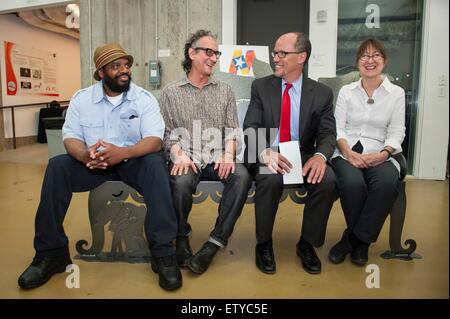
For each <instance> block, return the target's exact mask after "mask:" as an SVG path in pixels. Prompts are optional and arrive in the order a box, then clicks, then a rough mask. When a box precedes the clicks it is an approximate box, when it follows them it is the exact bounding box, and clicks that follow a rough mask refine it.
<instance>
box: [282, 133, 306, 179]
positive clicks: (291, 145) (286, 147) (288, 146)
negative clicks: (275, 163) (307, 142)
mask: <svg viewBox="0 0 450 319" xmlns="http://www.w3.org/2000/svg"><path fill="white" fill-rule="evenodd" d="M279 148H280V153H281V155H283V156H284V157H286V158H287V159H288V161H289V162H291V164H292V168H291V171H290V172H289V173H285V174H284V175H283V183H284V184H303V175H302V170H303V167H302V156H301V154H300V145H299V144H298V141H290V142H284V143H280V145H279Z"/></svg>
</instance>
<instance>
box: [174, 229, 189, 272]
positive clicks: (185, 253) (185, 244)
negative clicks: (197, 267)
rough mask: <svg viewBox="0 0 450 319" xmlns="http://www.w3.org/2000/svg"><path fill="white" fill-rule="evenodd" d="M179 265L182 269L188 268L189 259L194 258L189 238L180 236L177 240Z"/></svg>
mask: <svg viewBox="0 0 450 319" xmlns="http://www.w3.org/2000/svg"><path fill="white" fill-rule="evenodd" d="M175 246H176V252H177V263H178V265H179V266H180V267H186V266H187V265H188V264H189V259H191V257H192V249H191V245H189V237H187V236H178V237H177V239H176V243H175Z"/></svg>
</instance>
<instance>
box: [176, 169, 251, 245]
mask: <svg viewBox="0 0 450 319" xmlns="http://www.w3.org/2000/svg"><path fill="white" fill-rule="evenodd" d="M169 166H170V167H169V169H171V168H172V166H173V164H170V165H169ZM202 179H204V180H213V181H221V182H222V183H223V184H224V186H225V187H224V190H223V194H222V199H221V201H220V204H219V209H218V216H217V219H216V224H215V226H214V229H213V231H212V232H211V234H210V239H212V241H214V242H216V243H219V244H220V245H221V246H226V245H227V243H228V239H229V238H230V236H231V234H232V233H233V229H234V225H235V223H236V221H237V219H238V218H239V216H240V215H241V212H242V208H243V206H244V204H245V201H246V199H247V195H248V190H249V188H250V186H251V184H252V179H251V177H250V175H249V174H248V172H247V169H246V168H245V166H244V165H243V164H236V170H235V172H234V174H231V173H230V175H228V177H227V178H226V179H225V180H220V179H219V176H218V175H217V171H215V170H214V164H209V165H207V166H206V167H205V168H203V169H202V170H201V172H199V173H198V174H195V173H194V172H193V171H192V170H191V169H189V171H188V173H187V174H186V175H181V176H179V175H175V176H170V183H171V185H172V197H173V203H174V207H175V211H176V213H177V216H178V236H188V235H189V234H190V232H191V225H189V223H188V217H189V213H190V211H191V209H192V195H193V194H194V193H195V190H196V188H197V185H198V183H200V180H202Z"/></svg>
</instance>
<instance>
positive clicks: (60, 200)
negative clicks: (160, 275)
mask: <svg viewBox="0 0 450 319" xmlns="http://www.w3.org/2000/svg"><path fill="white" fill-rule="evenodd" d="M164 156H165V155H164V153H162V152H159V153H154V154H148V155H145V156H143V157H139V158H134V159H130V160H128V161H127V162H123V163H121V164H118V165H115V166H113V167H111V168H110V169H108V170H105V171H103V170H96V171H91V170H89V169H88V168H86V167H85V165H84V164H82V163H81V162H79V161H77V160H75V159H74V158H73V157H71V156H69V155H59V156H55V157H53V158H52V159H50V160H49V163H48V166H47V170H46V172H45V177H44V182H43V185H42V190H41V201H40V203H39V207H38V210H37V214H36V221H35V231H36V234H35V238H34V248H35V250H36V252H37V254H41V255H45V254H54V253H55V252H56V253H61V252H67V251H68V238H67V236H66V234H65V233H64V228H63V221H64V217H65V215H66V212H67V209H68V207H69V204H70V200H71V199H72V193H74V192H86V191H89V190H91V189H94V188H96V187H97V186H99V185H101V184H103V183H104V182H106V181H111V180H122V181H124V182H125V183H126V184H128V185H129V186H131V187H133V188H135V189H136V190H137V191H138V192H139V193H140V194H142V195H143V197H144V201H145V204H146V205H147V215H146V218H145V222H144V228H145V234H146V236H147V240H148V241H149V244H150V249H151V252H152V255H154V256H156V257H162V256H167V255H171V254H173V253H174V248H173V244H172V241H173V240H174V239H175V237H176V232H177V219H176V215H175V211H174V210H173V204H172V197H171V196H170V184H169V176H168V173H167V164H166V161H165V157H164Z"/></svg>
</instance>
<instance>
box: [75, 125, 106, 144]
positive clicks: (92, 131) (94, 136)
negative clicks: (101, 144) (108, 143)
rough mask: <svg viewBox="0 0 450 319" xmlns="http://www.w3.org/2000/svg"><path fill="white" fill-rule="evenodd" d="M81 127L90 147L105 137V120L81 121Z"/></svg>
mask: <svg viewBox="0 0 450 319" xmlns="http://www.w3.org/2000/svg"><path fill="white" fill-rule="evenodd" d="M80 126H81V129H82V130H83V136H84V140H85V141H86V144H87V145H88V146H91V145H94V144H95V143H97V141H98V140H99V139H100V138H103V135H104V125H103V120H101V119H99V120H96V119H81V120H80Z"/></svg>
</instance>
